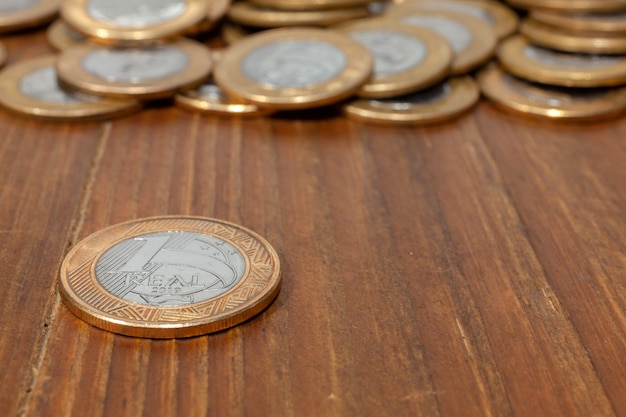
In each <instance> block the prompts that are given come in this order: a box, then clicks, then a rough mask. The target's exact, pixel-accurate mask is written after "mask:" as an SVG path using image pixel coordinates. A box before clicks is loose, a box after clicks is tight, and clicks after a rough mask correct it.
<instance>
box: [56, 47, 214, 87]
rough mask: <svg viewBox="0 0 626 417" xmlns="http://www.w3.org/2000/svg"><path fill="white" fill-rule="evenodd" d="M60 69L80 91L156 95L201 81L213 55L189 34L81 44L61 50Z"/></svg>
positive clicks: (62, 77)
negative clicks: (144, 42) (139, 43)
mask: <svg viewBox="0 0 626 417" xmlns="http://www.w3.org/2000/svg"><path fill="white" fill-rule="evenodd" d="M57 71H58V75H59V79H60V80H61V82H62V83H64V84H65V85H68V86H70V87H72V88H75V89H77V90H80V91H84V92H88V93H92V94H97V95H105V96H111V97H136V98H140V99H154V98H162V97H168V96H173V95H175V94H176V92H178V91H180V90H183V89H186V88H192V87H195V86H197V85H199V84H201V83H202V82H203V81H204V80H206V79H207V78H208V76H209V73H210V71H211V55H210V51H209V49H208V48H207V47H205V46H204V45H202V44H200V43H198V42H195V41H192V40H189V39H179V40H177V41H175V42H169V43H162V44H158V45H152V46H144V47H135V48H110V47H105V46H94V45H79V46H77V47H74V48H71V49H68V50H66V51H64V52H63V53H62V54H61V56H60V57H59V61H58V64H57Z"/></svg>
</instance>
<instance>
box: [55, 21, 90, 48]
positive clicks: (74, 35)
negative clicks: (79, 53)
mask: <svg viewBox="0 0 626 417" xmlns="http://www.w3.org/2000/svg"><path fill="white" fill-rule="evenodd" d="M46 34H47V36H48V42H49V43H50V45H52V47H53V48H54V49H56V50H57V51H63V50H65V49H68V48H71V47H72V46H75V45H78V44H81V43H83V42H85V40H86V38H85V37H84V36H83V35H81V34H80V33H78V32H76V31H75V30H74V29H72V28H70V27H69V26H67V25H66V24H65V22H64V21H63V20H60V19H59V20H57V21H55V22H54V23H52V24H51V25H50V26H49V27H48V31H47V33H46Z"/></svg>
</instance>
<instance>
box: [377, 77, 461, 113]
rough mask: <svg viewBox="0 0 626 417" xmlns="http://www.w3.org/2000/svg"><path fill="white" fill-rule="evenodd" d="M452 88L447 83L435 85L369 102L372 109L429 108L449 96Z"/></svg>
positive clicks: (405, 109) (401, 109)
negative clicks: (403, 94)
mask: <svg viewBox="0 0 626 417" xmlns="http://www.w3.org/2000/svg"><path fill="white" fill-rule="evenodd" d="M451 91H452V87H450V84H448V83H447V82H444V83H441V84H437V85H435V86H433V87H430V88H427V89H425V90H422V91H418V92H416V93H412V94H407V95H405V96H400V97H393V98H387V99H376V100H370V101H369V103H370V105H372V106H373V107H380V108H386V109H391V110H396V111H407V110H412V109H415V107H417V106H429V105H432V104H434V103H437V102H439V101H441V100H443V99H445V98H446V97H448V96H449V95H450V92H451Z"/></svg>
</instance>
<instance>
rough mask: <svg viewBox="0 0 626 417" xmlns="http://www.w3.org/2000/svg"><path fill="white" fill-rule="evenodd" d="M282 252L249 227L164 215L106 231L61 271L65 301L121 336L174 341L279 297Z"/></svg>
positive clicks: (77, 250)
mask: <svg viewBox="0 0 626 417" xmlns="http://www.w3.org/2000/svg"><path fill="white" fill-rule="evenodd" d="M281 275H282V270H281V266H280V261H279V259H278V255H277V254H276V251H275V250H274V249H273V248H272V247H271V246H270V244H269V243H268V242H267V241H265V239H263V238H262V237H261V236H259V235H257V234H256V233H254V232H252V231H251V230H248V229H246V228H244V227H242V226H239V225H236V224H233V223H229V222H225V221H221V220H216V219H207V218H202V217H192V216H164V217H152V218H147V219H139V220H133V221H129V222H126V223H121V224H118V225H114V226H110V227H108V228H106V229H103V230H100V231H99V232H96V233H94V234H92V235H90V236H88V237H86V238H85V239H84V240H82V241H81V242H79V243H78V244H77V245H76V246H75V247H74V248H72V250H71V251H70V252H69V253H68V254H67V256H66V257H65V259H64V261H63V264H62V265H61V271H60V286H59V288H60V292H61V296H62V297H63V301H64V302H65V304H66V305H67V306H68V308H69V309H70V310H71V311H72V312H74V314H76V315H77V316H79V317H81V318H83V319H84V320H86V321H87V322H89V323H91V324H93V325H95V326H98V327H101V328H104V329H106V330H110V331H114V332H117V333H121V334H126V335H130V336H139V337H154V338H174V337H188V336H195V335H199V334H205V333H209V332H213V331H218V330H222V329H225V328H227V327H231V326H234V325H236V324H239V323H241V322H243V321H245V320H247V319H249V318H251V317H252V316H254V315H256V314H258V313H259V312H261V311H262V310H263V309H264V308H265V307H267V306H268V305H269V304H270V303H271V302H272V301H273V299H274V298H275V297H276V295H277V294H278V291H279V289H280V281H281Z"/></svg>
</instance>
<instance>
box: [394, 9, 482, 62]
mask: <svg viewBox="0 0 626 417" xmlns="http://www.w3.org/2000/svg"><path fill="white" fill-rule="evenodd" d="M402 21H403V22H404V23H408V24H410V25H416V26H422V27H425V28H427V29H430V30H433V31H435V32H437V33H438V34H439V35H441V36H443V37H444V38H445V39H446V40H447V41H448V42H449V43H450V46H451V47H452V50H453V51H454V53H456V54H458V53H461V52H463V51H464V50H466V49H467V48H468V47H469V46H470V44H471V43H472V38H473V36H472V32H470V31H469V30H468V29H467V28H466V27H465V26H463V24H462V23H460V22H457V21H456V20H454V19H448V18H446V17H443V16H430V15H429V16H420V15H411V16H407V17H405V18H404V19H402Z"/></svg>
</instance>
